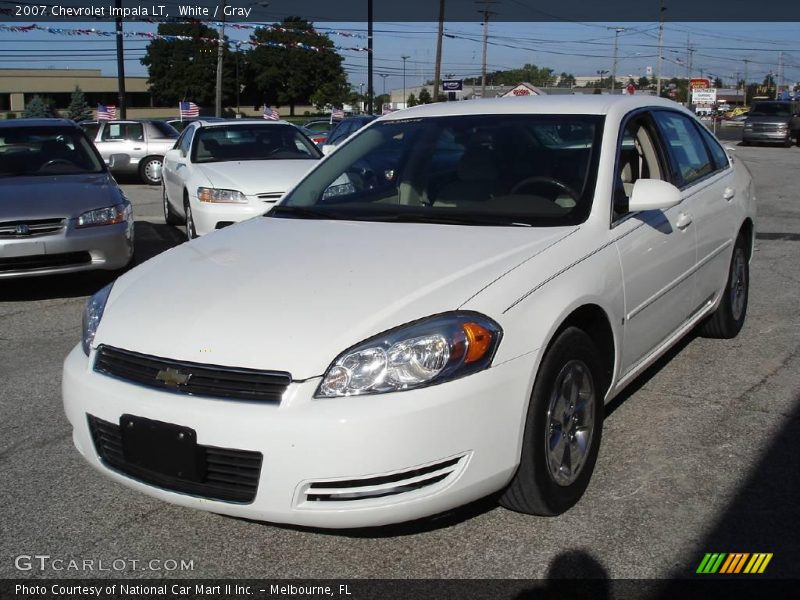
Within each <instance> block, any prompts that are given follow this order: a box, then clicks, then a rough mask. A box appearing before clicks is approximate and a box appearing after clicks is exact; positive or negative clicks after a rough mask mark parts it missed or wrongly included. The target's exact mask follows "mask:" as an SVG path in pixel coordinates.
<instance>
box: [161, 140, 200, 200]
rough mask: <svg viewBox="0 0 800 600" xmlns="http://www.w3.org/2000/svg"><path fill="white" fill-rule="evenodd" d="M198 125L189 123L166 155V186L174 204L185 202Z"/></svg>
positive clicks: (164, 170)
mask: <svg viewBox="0 0 800 600" xmlns="http://www.w3.org/2000/svg"><path fill="white" fill-rule="evenodd" d="M196 130H197V127H195V126H193V125H189V126H188V127H187V128H186V129H184V130H183V133H181V135H180V137H179V138H178V141H177V142H176V143H175V147H174V148H173V150H170V151H168V152H167V153H166V154H165V155H164V169H163V175H164V186H165V187H166V190H167V193H168V194H169V198H170V200H171V201H172V204H173V205H174V206H177V207H180V206H182V202H183V188H184V185H185V181H186V178H187V177H188V169H189V168H190V164H191V163H190V159H191V157H190V149H191V147H192V140H193V139H194V132H195V131H196Z"/></svg>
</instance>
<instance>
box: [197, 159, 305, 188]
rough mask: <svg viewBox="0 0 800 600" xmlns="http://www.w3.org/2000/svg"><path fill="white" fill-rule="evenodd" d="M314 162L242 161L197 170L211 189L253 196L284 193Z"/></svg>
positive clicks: (282, 160) (209, 164)
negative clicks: (208, 182)
mask: <svg viewBox="0 0 800 600" xmlns="http://www.w3.org/2000/svg"><path fill="white" fill-rule="evenodd" d="M317 162H319V161H318V160H317V159H302V160H293V159H274V160H242V161H226V162H218V163H206V164H200V165H198V166H199V168H200V170H201V172H202V173H203V175H205V176H206V178H207V179H208V180H209V181H210V182H211V185H213V186H214V187H215V188H220V189H226V190H239V191H240V192H242V193H243V194H244V195H246V196H254V195H257V194H275V193H285V192H286V191H288V190H289V188H291V187H292V186H294V184H295V183H297V182H298V181H300V178H301V177H302V176H303V175H305V174H306V173H307V172H308V171H309V170H310V169H311V167H313V166H314V165H316V164H317Z"/></svg>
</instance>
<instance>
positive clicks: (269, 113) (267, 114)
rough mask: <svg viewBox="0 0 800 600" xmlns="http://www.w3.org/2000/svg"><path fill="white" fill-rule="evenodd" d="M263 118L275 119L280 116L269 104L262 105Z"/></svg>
mask: <svg viewBox="0 0 800 600" xmlns="http://www.w3.org/2000/svg"><path fill="white" fill-rule="evenodd" d="M264 118H265V119H269V120H270V121H277V120H278V119H280V118H281V116H280V115H279V114H278V111H277V110H275V109H274V108H272V107H271V106H267V105H266V104H265V105H264Z"/></svg>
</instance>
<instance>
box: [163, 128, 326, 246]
mask: <svg viewBox="0 0 800 600" xmlns="http://www.w3.org/2000/svg"><path fill="white" fill-rule="evenodd" d="M321 156H322V154H321V153H320V151H319V150H318V148H317V146H316V145H315V144H314V143H313V142H311V141H310V140H309V139H308V138H307V137H306V136H305V135H303V134H302V133H301V132H300V130H298V129H297V128H296V127H295V126H294V125H291V124H290V123H286V122H283V121H204V120H202V119H201V120H198V121H193V122H192V123H191V124H190V125H189V126H188V127H186V129H185V130H184V131H183V132H182V133H181V136H180V138H178V141H177V142H176V143H175V147H174V148H173V149H172V150H170V151H169V152H167V153H166V155H165V156H164V167H163V186H162V196H163V203H164V218H165V219H166V221H167V224H168V225H184V224H185V225H186V235H187V236H188V237H189V239H192V238H196V237H198V236H200V235H204V234H206V233H208V232H210V231H214V230H215V229H221V228H223V227H225V226H227V225H231V224H233V223H237V222H239V221H243V220H245V219H249V218H250V217H254V216H258V215H261V214H264V213H265V212H266V211H267V210H269V209H270V208H272V205H273V204H275V202H277V201H278V200H279V199H280V198H281V197H282V196H283V195H284V194H285V193H286V191H287V190H288V189H290V188H291V187H292V186H293V185H294V184H295V183H297V182H298V181H299V180H300V178H301V177H302V176H303V175H304V174H305V173H306V172H307V171H308V170H309V169H310V168H311V167H312V166H314V165H315V164H316V162H317V161H318V160H319V159H320V158H321Z"/></svg>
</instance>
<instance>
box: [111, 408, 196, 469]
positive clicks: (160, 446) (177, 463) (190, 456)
mask: <svg viewBox="0 0 800 600" xmlns="http://www.w3.org/2000/svg"><path fill="white" fill-rule="evenodd" d="M119 426H120V431H121V433H122V452H123V455H124V456H125V461H126V462H128V463H130V464H132V465H135V466H137V467H140V468H142V469H147V470H148V471H154V472H156V473H160V474H162V475H167V476H169V477H177V478H179V479H186V480H188V481H202V479H203V476H204V475H205V457H204V453H203V452H202V448H200V447H199V446H198V445H197V433H196V432H195V430H194V429H190V428H189V427H182V426H180V425H174V424H172V423H164V422H162V421H153V420H151V419H145V418H144V417H136V416H133V415H122V417H120V420H119Z"/></svg>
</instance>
